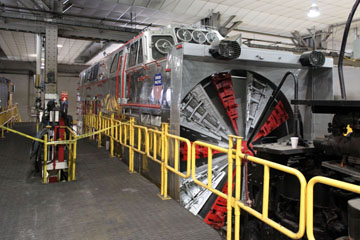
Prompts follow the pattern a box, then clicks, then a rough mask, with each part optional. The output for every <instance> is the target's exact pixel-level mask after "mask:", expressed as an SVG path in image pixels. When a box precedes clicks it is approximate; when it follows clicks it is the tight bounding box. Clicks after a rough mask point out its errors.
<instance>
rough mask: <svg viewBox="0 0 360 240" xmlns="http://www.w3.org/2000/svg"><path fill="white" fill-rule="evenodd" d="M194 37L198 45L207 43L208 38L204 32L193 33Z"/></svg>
mask: <svg viewBox="0 0 360 240" xmlns="http://www.w3.org/2000/svg"><path fill="white" fill-rule="evenodd" d="M192 37H193V39H194V41H195V42H197V43H200V44H203V43H204V42H206V36H205V34H204V33H203V32H202V31H197V30H196V31H193V33H192Z"/></svg>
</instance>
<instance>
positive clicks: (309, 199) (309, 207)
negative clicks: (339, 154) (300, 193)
mask: <svg viewBox="0 0 360 240" xmlns="http://www.w3.org/2000/svg"><path fill="white" fill-rule="evenodd" d="M317 183H320V184H325V185H328V186H331V187H334V188H338V189H342V190H345V191H349V192H353V193H357V194H360V186H359V185H355V184H352V183H347V182H343V181H339V180H335V179H331V178H327V177H322V176H316V177H313V178H311V179H310V181H309V183H308V185H307V191H306V234H307V237H308V239H309V240H315V236H314V209H313V208H314V187H315V184H317Z"/></svg>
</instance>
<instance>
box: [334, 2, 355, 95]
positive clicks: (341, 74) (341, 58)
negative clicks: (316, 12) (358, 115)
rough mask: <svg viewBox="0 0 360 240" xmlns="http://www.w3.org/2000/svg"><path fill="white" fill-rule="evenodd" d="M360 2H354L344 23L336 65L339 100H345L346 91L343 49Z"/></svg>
mask: <svg viewBox="0 0 360 240" xmlns="http://www.w3.org/2000/svg"><path fill="white" fill-rule="evenodd" d="M359 3H360V0H356V2H355V4H354V6H353V8H352V9H351V12H350V14H349V17H348V19H347V21H346V25H345V30H344V36H343V39H342V42H341V49H340V56H339V64H338V71H339V81H340V90H341V98H342V99H343V100H346V91H345V82H344V72H343V62H344V55H345V48H346V42H347V38H348V35H349V31H350V26H351V22H352V20H353V18H354V15H355V12H356V9H357V7H358V6H359Z"/></svg>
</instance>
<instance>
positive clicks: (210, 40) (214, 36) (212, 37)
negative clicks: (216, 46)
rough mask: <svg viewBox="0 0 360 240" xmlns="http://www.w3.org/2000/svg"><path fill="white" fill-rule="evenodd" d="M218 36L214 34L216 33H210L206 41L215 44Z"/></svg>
mask: <svg viewBox="0 0 360 240" xmlns="http://www.w3.org/2000/svg"><path fill="white" fill-rule="evenodd" d="M217 38H218V37H217V35H216V33H214V32H208V33H207V34H206V40H207V42H208V43H210V44H211V43H212V42H214V41H215V40H217Z"/></svg>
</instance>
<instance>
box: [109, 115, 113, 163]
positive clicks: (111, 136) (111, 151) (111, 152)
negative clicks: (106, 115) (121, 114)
mask: <svg viewBox="0 0 360 240" xmlns="http://www.w3.org/2000/svg"><path fill="white" fill-rule="evenodd" d="M110 156H111V157H114V113H113V114H111V131H110Z"/></svg>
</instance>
